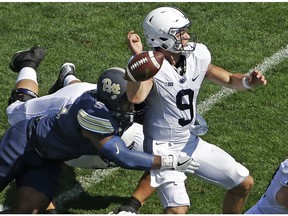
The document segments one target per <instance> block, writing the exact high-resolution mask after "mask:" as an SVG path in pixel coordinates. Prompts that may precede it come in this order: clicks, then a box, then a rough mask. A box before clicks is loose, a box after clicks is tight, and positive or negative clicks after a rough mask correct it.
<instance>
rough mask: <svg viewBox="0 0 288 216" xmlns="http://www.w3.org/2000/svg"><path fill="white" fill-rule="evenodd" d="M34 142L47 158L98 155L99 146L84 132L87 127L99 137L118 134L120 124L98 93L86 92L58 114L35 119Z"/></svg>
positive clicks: (94, 91) (59, 158)
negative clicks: (98, 98) (82, 129)
mask: <svg viewBox="0 0 288 216" xmlns="http://www.w3.org/2000/svg"><path fill="white" fill-rule="evenodd" d="M33 121H34V124H35V127H33V129H32V136H31V137H32V140H33V142H34V144H35V146H36V150H37V151H38V153H40V155H41V156H42V157H43V158H49V159H57V160H69V159H72V158H77V157H79V156H81V155H93V154H97V149H96V147H95V146H94V145H93V144H92V143H91V142H90V140H89V139H87V138H85V137H84V136H83V135H82V133H81V128H84V129H86V130H88V131H90V132H92V133H95V134H97V135H104V136H108V135H112V134H117V133H118V130H119V123H118V122H117V121H116V120H115V119H114V118H113V117H112V116H111V114H110V112H109V110H108V109H107V108H106V106H105V105H104V104H103V103H102V102H99V101H97V99H96V90H92V91H88V92H85V93H84V94H83V95H81V96H80V97H79V98H78V99H77V100H76V101H75V102H74V103H73V104H72V105H71V106H70V107H63V108H62V109H61V111H60V112H59V113H58V114H51V115H48V116H44V117H41V118H38V119H37V118H36V119H34V120H33Z"/></svg>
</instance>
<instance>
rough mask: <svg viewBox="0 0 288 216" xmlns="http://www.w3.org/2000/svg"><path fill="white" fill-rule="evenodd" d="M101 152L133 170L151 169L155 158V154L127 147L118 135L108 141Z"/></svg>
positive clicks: (123, 166) (121, 165)
mask: <svg viewBox="0 0 288 216" xmlns="http://www.w3.org/2000/svg"><path fill="white" fill-rule="evenodd" d="M99 153H100V154H101V155H103V156H104V157H105V158H107V159H108V160H111V161H113V162H114V163H116V164H118V165H119V166H120V167H122V168H125V169H132V170H147V171H148V170H150V169H151V166H152V164H153V160H154V156H153V155H150V154H147V153H144V152H137V151H131V150H129V149H127V147H126V145H125V143H124V141H123V140H122V139H121V138H120V137H118V136H114V137H113V138H112V139H110V140H109V141H108V142H106V143H105V144H104V145H103V146H102V147H101V149H100V150H99Z"/></svg>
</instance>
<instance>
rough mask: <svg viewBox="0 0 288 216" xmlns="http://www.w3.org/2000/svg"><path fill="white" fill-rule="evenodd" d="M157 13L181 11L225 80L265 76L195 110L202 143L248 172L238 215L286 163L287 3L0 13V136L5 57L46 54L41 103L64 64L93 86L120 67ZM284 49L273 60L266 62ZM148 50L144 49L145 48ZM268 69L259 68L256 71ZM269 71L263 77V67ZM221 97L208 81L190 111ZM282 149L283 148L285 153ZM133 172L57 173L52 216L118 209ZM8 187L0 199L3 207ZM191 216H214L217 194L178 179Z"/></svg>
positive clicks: (39, 8) (12, 8)
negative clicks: (38, 50)
mask: <svg viewBox="0 0 288 216" xmlns="http://www.w3.org/2000/svg"><path fill="white" fill-rule="evenodd" d="M158 6H176V7H179V8H181V9H182V10H183V11H184V12H185V13H186V14H187V15H188V17H189V18H190V19H191V20H193V25H192V28H191V31H192V32H195V33H196V34H197V35H198V38H199V42H201V43H204V44H206V45H207V46H208V48H209V49H210V51H211V53H212V62H213V63H214V64H216V65H219V66H221V67H223V68H225V69H227V70H230V71H232V72H242V73H248V72H249V71H251V70H252V69H253V68H255V67H256V68H259V67H260V68H261V69H264V71H263V72H265V76H266V78H267V80H268V85H267V86H266V87H263V88H258V89H254V90H252V91H249V92H238V93H236V92H233V93H231V94H227V95H226V96H225V95H224V96H222V97H219V98H216V99H217V100H216V103H215V104H213V105H211V106H210V105H207V106H208V108H209V109H208V108H207V109H206V108H205V109H203V112H202V114H203V116H204V117H205V119H206V121H207V123H208V125H209V132H208V134H206V135H205V136H204V137H203V138H204V139H205V140H207V141H209V142H211V143H215V144H216V145H218V146H220V147H221V148H223V149H224V150H226V151H227V152H229V153H230V154H231V155H233V156H234V157H235V159H236V160H238V161H239V162H241V163H243V164H244V165H245V166H246V167H247V168H249V170H250V172H251V174H252V176H253V177H254V179H255V186H254V188H253V190H252V192H251V195H250V196H249V199H248V201H247V205H246V209H247V208H249V207H250V206H251V205H253V204H254V203H255V202H256V201H257V200H258V199H259V198H260V196H261V194H262V193H263V192H264V190H265V188H266V186H267V184H268V182H269V180H270V178H271V176H272V174H273V172H274V170H275V168H276V167H277V166H278V164H279V163H280V162H281V161H282V160H284V159H285V158H287V150H286V149H285V148H287V140H288V133H287V131H288V117H287V107H288V100H287V92H288V85H287V83H288V75H287V72H288V71H287V69H288V61H287V58H288V54H287V49H288V47H287V44H288V37H287V35H288V18H287V13H288V3H285V2H282V3H280V2H270V3H261V2H260V3H252V2H249V3H239V2H238V3H224V2H222V3H211V2H208V3H204V2H197V3H196V2H181V3H180V2H179V3H171V2H170V3H165V2H154V3H143V2H138V3H136V2H128V3H116V2H110V3H100V2H89V3H79V2H77V3H52V2H50V3H49V2H42V3H19V2H14V3H4V2H1V3H0V23H1V28H0V33H1V40H0V47H1V49H0V63H1V64H0V71H1V74H0V77H1V79H0V87H1V95H0V101H1V103H0V107H1V109H0V114H1V117H2V121H1V122H0V133H1V134H3V133H4V131H5V129H6V128H7V127H8V123H7V118H6V115H5V107H6V105H7V99H8V97H9V94H10V91H11V88H12V87H13V85H14V82H15V79H16V74H13V73H11V71H10V70H9V67H8V64H9V61H10V58H11V56H12V54H13V53H14V52H15V51H17V50H21V49H27V48H30V47H31V46H33V45H36V44H39V45H42V46H44V47H45V48H46V51H47V54H46V58H45V60H44V61H43V63H42V64H41V65H40V67H39V74H38V78H39V85H40V87H41V90H40V93H41V95H44V94H45V93H46V92H47V91H48V89H49V87H50V86H51V85H52V84H53V82H54V80H55V79H56V77H57V75H58V70H59V67H60V65H61V64H62V63H64V62H67V61H69V62H73V63H74V64H75V65H76V68H77V73H78V76H79V78H81V79H82V80H85V81H89V82H96V80H97V78H98V74H99V72H101V71H103V70H104V69H106V68H108V67H112V66H121V67H124V66H125V64H126V62H127V60H128V59H129V57H130V52H129V50H128V48H127V45H126V34H127V32H128V31H130V30H135V31H136V32H137V33H139V34H140V36H142V37H143V34H142V28H141V24H142V20H143V18H144V17H145V15H146V14H147V13H148V12H149V11H150V10H152V9H154V8H156V7H158ZM285 47H286V49H285V50H286V51H285V50H284V51H285V52H284V54H281V55H280V57H281V58H276V59H273V58H272V60H271V59H270V57H271V56H273V55H274V54H275V53H278V52H279V50H281V49H282V48H285ZM145 48H148V47H145ZM265 60H268V61H267V62H268V63H267V62H266V64H263V62H265ZM267 65H268V67H266V66H267ZM221 90H222V89H221V88H219V87H218V86H215V85H213V84H211V83H208V82H207V81H206V82H205V83H204V84H203V87H202V92H201V93H200V96H199V99H198V100H199V104H201V105H203V106H204V105H205V104H207V103H209V101H210V100H211V99H210V97H211V96H212V95H214V94H217V92H219V91H221ZM285 146H286V147H285ZM141 174H142V172H139V171H129V170H123V169H114V170H113V171H111V170H109V171H107V170H97V171H88V170H80V169H72V168H67V169H65V175H64V176H63V179H62V182H61V188H59V193H58V196H57V199H56V200H57V205H58V207H59V211H60V212H61V213H73V214H75V213H77V214H90V213H93V214H106V213H108V212H110V211H112V210H113V209H115V208H116V207H117V206H118V205H119V204H120V203H121V202H123V201H124V200H125V199H127V198H128V197H129V196H130V194H131V193H132V191H133V189H134V188H135V187H136V185H137V181H138V179H139V177H140V176H141ZM13 188H14V187H13V185H11V187H9V188H7V189H6V190H5V191H4V192H2V193H1V195H0V204H1V203H2V204H3V205H8V206H9V205H11V203H12V202H13V199H12V197H11V196H12V194H13V191H14V190H13ZM187 189H188V191H189V196H190V198H191V204H192V206H191V208H190V210H189V213H191V214H214V213H215V214H216V213H217V214H219V213H221V204H222V199H223V196H224V193H225V190H223V189H221V188H218V187H216V186H213V185H210V184H207V183H206V182H203V181H200V180H198V179H196V178H195V177H193V176H189V177H188V179H187ZM161 212H162V208H161V205H160V202H159V200H158V197H157V194H154V195H153V196H152V197H150V198H149V199H148V201H147V202H146V203H145V205H144V206H143V207H142V208H141V210H140V213H142V214H160V213H161Z"/></svg>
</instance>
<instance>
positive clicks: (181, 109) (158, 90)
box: [143, 44, 211, 143]
mask: <svg viewBox="0 0 288 216" xmlns="http://www.w3.org/2000/svg"><path fill="white" fill-rule="evenodd" d="M210 61H211V55H210V52H209V50H208V49H207V47H206V46H205V45H203V44H197V46H196V49H195V51H194V52H191V53H190V55H188V56H187V57H186V73H185V74H184V75H182V76H181V75H180V74H179V73H177V72H176V70H175V69H174V67H173V66H172V65H171V64H170V63H169V62H168V61H167V60H164V62H163V65H162V67H161V69H160V71H159V72H158V73H157V74H156V75H155V76H154V77H153V79H154V87H153V89H152V91H151V92H150V94H149V96H148V97H147V100H146V103H147V107H148V110H147V112H146V114H145V118H144V124H143V125H144V135H145V138H146V137H147V138H150V139H153V140H161V141H170V142H175V143H176V142H182V141H183V140H187V139H188V138H189V136H191V134H190V132H189V126H190V124H194V121H195V117H196V99H197V95H198V92H199V89H200V86H201V83H202V81H203V79H204V77H205V74H206V71H207V68H208V65H209V63H210Z"/></svg>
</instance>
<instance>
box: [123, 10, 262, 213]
mask: <svg viewBox="0 0 288 216" xmlns="http://www.w3.org/2000/svg"><path fill="white" fill-rule="evenodd" d="M190 24H191V21H190V20H189V19H188V18H187V17H186V16H185V15H184V13H183V12H181V11H180V10H179V9H176V8H171V7H160V8H157V9H155V10H153V11H151V12H150V13H149V14H148V15H147V16H146V18H145V19H144V22H143V29H144V35H145V37H146V42H147V43H148V45H149V46H150V47H152V48H154V49H155V50H156V51H158V52H161V53H163V54H164V56H165V60H164V62H163V65H162V67H161V69H160V70H159V72H158V73H157V74H156V75H155V76H154V77H153V78H151V79H149V80H146V81H143V82H128V84H127V95H128V99H129V101H130V102H132V103H135V104H138V103H141V102H143V101H144V100H145V103H146V105H147V108H148V109H147V112H146V114H145V116H144V123H143V130H144V151H146V152H149V153H151V154H170V153H173V152H175V151H184V152H186V153H187V154H188V155H192V156H193V158H194V159H195V160H196V162H198V163H199V164H200V167H199V169H198V170H196V171H195V173H194V175H195V176H198V177H200V178H202V179H204V180H207V181H208V182H210V183H213V184H215V185H218V186H220V187H223V188H225V189H226V190H227V193H226V196H225V198H224V201H223V207H222V212H223V213H240V212H241V210H242V208H243V206H244V204H245V201H246V199H247V196H248V194H249V192H250V190H251V188H252V187H253V183H254V182H253V178H252V177H251V176H250V175H249V171H248V169H247V168H246V167H244V166H243V165H241V164H240V163H238V162H237V161H235V159H234V158H233V157H232V156H230V155H229V154H228V153H227V152H225V151H224V150H222V149H220V148H219V147H217V146H216V145H213V144H210V143H208V142H206V141H204V140H203V139H201V138H200V137H199V136H195V135H194V134H192V133H190V131H189V127H190V125H193V124H194V121H195V116H196V109H197V107H196V99H197V95H198V93H199V90H200V87H201V84H202V81H203V80H204V78H206V79H208V80H211V81H213V82H214V83H216V84H219V85H221V86H225V87H228V88H232V89H236V90H246V89H250V88H252V87H256V86H259V85H265V84H266V82H267V81H266V79H265V77H264V76H263V75H262V74H261V72H259V71H257V70H254V71H252V72H251V73H250V74H249V75H246V74H240V73H231V72H228V71H226V70H225V69H223V68H220V67H218V66H216V65H213V64H212V63H211V55H210V52H209V50H208V49H207V47H206V46H205V45H204V44H201V43H197V42H196V36H195V35H194V34H190V33H188V32H187V30H188V27H189V26H190ZM127 38H128V44H129V47H130V49H131V51H132V53H133V54H134V55H135V54H138V53H140V52H142V49H143V46H142V43H141V39H140V37H139V35H138V34H136V33H134V31H131V32H129V33H128V35H127ZM190 40H192V42H189V41H190ZM149 174H150V175H149ZM150 177H151V178H150ZM185 179H186V175H185V174H184V173H182V172H177V171H157V170H155V171H151V172H150V173H147V172H146V173H145V174H144V175H143V177H142V178H141V180H140V182H139V186H138V187H137V189H136V191H135V192H134V193H133V195H132V197H131V198H130V200H129V201H128V202H127V203H125V204H123V205H122V206H121V207H120V208H119V209H118V212H120V211H130V212H137V210H138V208H139V207H140V206H141V205H142V204H143V202H144V201H145V199H146V198H147V197H148V196H149V195H150V194H151V193H152V192H153V191H154V190H153V188H157V192H158V194H159V196H160V200H161V203H162V206H163V209H164V213H170V214H172V213H178V214H185V213H186V212H187V211H188V208H189V206H190V200H189V196H188V194H187V191H186V188H185ZM150 181H151V182H150ZM149 183H150V184H151V186H152V187H150V188H149ZM123 207H124V208H123ZM126 207H131V208H126ZM133 209H134V210H133Z"/></svg>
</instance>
